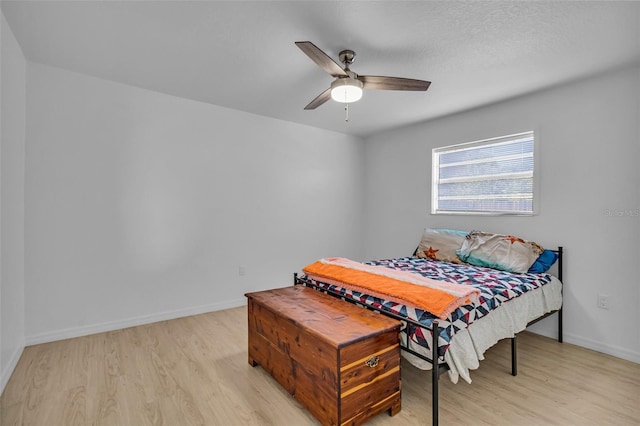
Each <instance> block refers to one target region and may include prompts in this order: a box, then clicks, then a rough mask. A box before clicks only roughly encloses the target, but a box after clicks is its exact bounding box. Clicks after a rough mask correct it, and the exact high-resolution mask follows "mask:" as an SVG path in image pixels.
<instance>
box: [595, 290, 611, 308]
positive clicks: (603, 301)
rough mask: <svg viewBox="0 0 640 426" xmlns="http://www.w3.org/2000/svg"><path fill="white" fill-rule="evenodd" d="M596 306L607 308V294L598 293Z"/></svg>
mask: <svg viewBox="0 0 640 426" xmlns="http://www.w3.org/2000/svg"><path fill="white" fill-rule="evenodd" d="M598 308H601V309H609V296H608V295H606V294H599V295H598Z"/></svg>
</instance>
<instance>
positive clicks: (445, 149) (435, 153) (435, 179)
mask: <svg viewBox="0 0 640 426" xmlns="http://www.w3.org/2000/svg"><path fill="white" fill-rule="evenodd" d="M526 136H530V137H531V139H532V141H533V150H532V154H533V176H532V178H531V179H532V200H531V201H532V209H531V211H530V212H529V211H489V210H485V211H482V210H444V209H438V208H437V206H438V185H439V183H440V182H439V172H440V163H439V159H440V155H441V154H443V153H449V152H454V151H456V150H464V149H470V148H477V147H482V146H490V145H497V144H500V143H508V142H509V141H513V140H516V139H519V138H522V137H526ZM539 146H540V141H539V132H538V131H537V130H528V131H525V132H520V133H513V134H510V135H506V136H497V137H492V138H487V139H481V140H476V141H473V142H465V143H460V144H454V145H447V146H442V147H438V148H433V149H432V151H431V214H432V215H467V216H535V215H537V214H538V203H539V178H540V173H539V163H540V155H539Z"/></svg>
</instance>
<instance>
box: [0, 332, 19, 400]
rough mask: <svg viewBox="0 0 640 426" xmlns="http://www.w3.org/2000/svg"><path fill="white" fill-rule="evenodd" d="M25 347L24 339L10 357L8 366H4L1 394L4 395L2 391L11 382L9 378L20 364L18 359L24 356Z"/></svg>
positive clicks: (0, 381) (0, 378) (0, 385)
mask: <svg viewBox="0 0 640 426" xmlns="http://www.w3.org/2000/svg"><path fill="white" fill-rule="evenodd" d="M24 347H25V342H24V341H23V342H22V344H21V345H20V346H19V347H17V348H16V350H15V351H14V352H13V354H12V355H11V359H9V362H8V363H7V366H6V367H5V368H4V370H2V376H1V377H0V395H2V392H4V388H5V386H7V383H9V379H10V378H11V375H12V374H13V370H15V369H16V366H17V365H18V361H19V360H20V357H21V356H22V351H24Z"/></svg>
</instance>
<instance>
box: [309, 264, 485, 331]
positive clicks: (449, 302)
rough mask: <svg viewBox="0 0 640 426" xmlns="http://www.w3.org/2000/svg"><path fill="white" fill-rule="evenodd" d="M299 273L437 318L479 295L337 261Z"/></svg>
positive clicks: (401, 273) (415, 276)
mask: <svg viewBox="0 0 640 426" xmlns="http://www.w3.org/2000/svg"><path fill="white" fill-rule="evenodd" d="M302 270H303V271H304V272H305V273H306V274H307V275H308V276H310V277H311V278H315V279H317V280H319V281H325V282H327V281H330V282H329V283H330V284H337V285H341V286H343V287H345V288H349V289H352V290H356V291H359V292H362V293H366V294H369V295H371V296H375V297H380V298H382V299H386V300H391V301H393V302H396V303H401V304H404V305H410V306H415V307H417V308H420V309H423V310H426V311H429V312H431V313H432V314H434V315H436V316H438V317H439V318H441V319H446V318H447V317H448V316H449V315H450V314H451V313H452V312H453V311H454V310H455V309H457V308H458V307H460V306H462V305H466V304H469V303H471V302H472V300H473V299H475V298H476V297H477V295H478V294H479V293H480V292H479V290H478V289H476V288H474V287H470V286H464V285H461V284H455V283H446V282H441V281H437V280H432V279H430V278H426V277H422V276H421V275H418V274H413V273H410V272H404V271H396V270H394V269H390V268H385V267H383V266H372V265H365V264H362V263H359V262H354V261H350V260H348V259H341V258H332V259H322V260H319V261H317V262H314V263H312V264H310V265H307V266H305V267H304V268H303V269H302ZM407 274H409V275H410V276H411V277H407Z"/></svg>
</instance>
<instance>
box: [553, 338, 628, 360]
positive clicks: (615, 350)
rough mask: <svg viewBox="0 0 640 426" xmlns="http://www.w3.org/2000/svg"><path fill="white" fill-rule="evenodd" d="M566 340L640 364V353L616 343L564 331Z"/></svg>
mask: <svg viewBox="0 0 640 426" xmlns="http://www.w3.org/2000/svg"><path fill="white" fill-rule="evenodd" d="M564 341H565V342H567V343H572V344H574V345H577V346H581V347H583V348H587V349H591V350H594V351H596V352H602V353H604V354H607V355H611V356H615V357H616V358H622V359H626V360H627V361H631V362H635V363H638V364H640V353H638V352H634V351H632V350H629V349H627V348H621V347H620V346H616V345H608V344H603V343H601V342H596V341H595V340H591V339H585V338H584V337H581V336H576V335H575V334H571V333H566V332H565V333H564Z"/></svg>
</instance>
